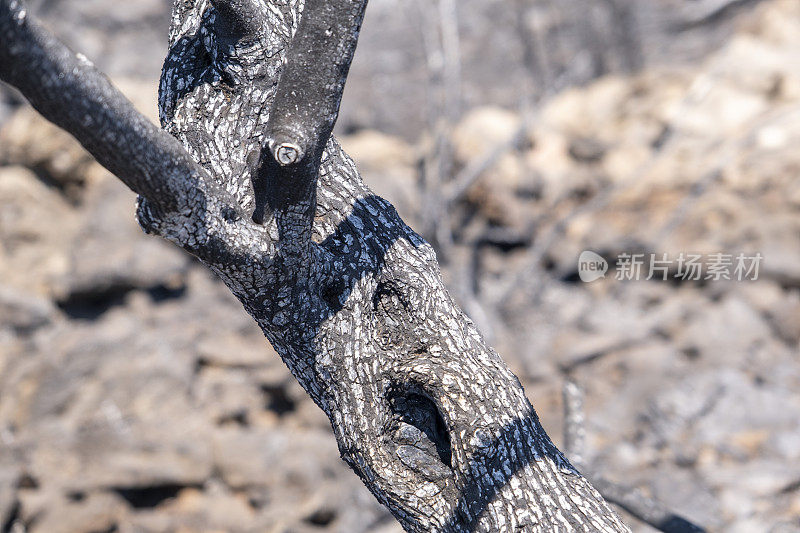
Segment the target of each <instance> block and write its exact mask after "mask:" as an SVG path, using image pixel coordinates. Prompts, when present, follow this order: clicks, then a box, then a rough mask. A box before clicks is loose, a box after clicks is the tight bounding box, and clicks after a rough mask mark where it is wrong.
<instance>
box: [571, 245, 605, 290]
mask: <svg viewBox="0 0 800 533" xmlns="http://www.w3.org/2000/svg"><path fill="white" fill-rule="evenodd" d="M606 272H608V261H606V260H605V259H603V258H602V257H601V256H599V255H598V254H596V253H594V252H592V251H589V250H585V251H583V252H581V255H580V257H578V275H579V276H580V278H581V281H583V282H585V283H589V282H592V281H595V280H598V279H600V278H604V277H606Z"/></svg>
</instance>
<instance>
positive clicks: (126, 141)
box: [0, 0, 627, 532]
mask: <svg viewBox="0 0 800 533" xmlns="http://www.w3.org/2000/svg"><path fill="white" fill-rule="evenodd" d="M365 5H366V1H365V0H327V1H326V0H306V1H305V2H302V0H268V1H265V0H176V2H175V7H174V12H173V18H172V27H171V30H170V38H169V42H170V49H169V54H168V56H167V59H166V63H165V65H164V70H163V74H162V78H161V85H160V112H161V123H162V126H163V128H164V129H165V130H166V131H167V132H169V134H171V135H172V137H170V135H167V134H165V133H164V132H163V131H161V130H158V129H157V128H155V127H153V126H152V125H150V124H149V123H147V122H146V120H145V119H144V118H143V117H141V115H139V114H138V113H136V112H135V111H134V110H133V109H132V107H131V106H130V104H129V103H128V102H127V101H126V100H125V99H124V97H123V96H122V95H121V94H120V93H119V92H118V91H116V89H114V88H113V86H111V84H110V83H109V82H108V81H107V80H106V79H105V78H104V77H103V76H102V75H101V74H100V73H99V72H98V71H97V70H96V69H94V67H93V66H92V65H91V64H90V63H89V62H88V61H87V60H86V59H85V58H83V57H82V56H76V55H75V54H73V53H71V52H70V51H69V50H68V49H67V48H66V47H64V46H63V45H62V44H61V43H59V42H58V41H57V40H56V39H55V38H53V37H52V36H51V35H50V34H48V33H47V32H46V31H45V30H43V29H42V28H41V27H40V26H39V25H38V24H37V23H36V22H35V21H34V20H32V19H31V17H30V16H29V15H28V14H27V13H26V12H25V8H24V6H23V5H22V4H21V3H20V2H19V1H17V0H0V34H2V35H3V40H2V42H0V78H2V79H3V80H5V81H8V82H9V83H11V84H12V85H15V86H17V87H18V88H19V89H20V90H21V91H22V92H23V94H25V96H26V97H27V98H28V99H29V100H30V101H31V103H32V104H33V105H34V106H35V107H36V108H37V109H38V110H39V111H40V112H42V114H43V115H45V117H46V118H48V119H50V120H52V121H54V122H56V123H57V124H59V125H60V126H62V127H64V128H65V129H67V130H68V131H70V132H71V133H72V134H73V135H75V136H76V137H77V138H78V140H80V141H81V142H82V143H83V144H84V146H86V147H87V148H88V149H89V150H90V151H91V152H92V154H93V155H95V157H96V158H97V159H98V161H100V162H101V163H102V164H103V165H105V166H106V167H107V168H109V169H110V170H111V171H112V172H114V173H115V174H117V176H119V178H120V179H121V180H122V181H123V182H125V183H126V184H127V185H128V186H129V187H131V188H132V189H133V190H134V191H136V192H138V193H139V194H140V195H141V196H140V201H139V205H138V212H137V213H138V217H139V221H140V223H141V225H142V227H143V228H144V229H145V231H147V232H148V233H152V234H156V235H160V236H162V237H164V238H166V239H169V240H170V241H172V242H174V243H176V244H177V245H178V246H181V247H182V248H184V249H186V250H188V251H189V252H190V253H192V254H194V255H195V256H197V257H198V258H200V259H201V260H202V261H203V262H204V263H205V264H206V265H208V267H209V268H211V269H212V270H213V271H214V272H215V273H216V274H217V275H218V276H219V277H220V278H221V279H222V280H223V281H224V282H225V283H226V285H227V286H228V287H229V288H230V290H231V291H232V292H233V293H234V294H235V295H236V296H237V297H238V299H239V300H240V301H241V302H242V304H243V305H244V308H245V309H246V310H247V312H248V313H249V314H250V315H251V316H252V317H253V318H254V319H255V320H256V321H257V322H258V324H259V325H260V326H261V328H262V330H263V331H264V334H265V335H266V337H267V338H268V339H269V341H270V342H271V343H272V345H273V346H274V347H275V349H276V350H277V352H278V353H279V354H280V356H281V357H282V358H283V360H284V362H285V363H286V365H287V366H288V367H289V369H290V370H291V371H292V373H293V374H294V375H295V377H296V378H297V379H298V381H299V382H300V384H301V385H302V386H303V387H304V389H305V390H306V391H307V392H308V394H309V395H310V396H311V397H312V398H313V399H314V401H315V402H316V403H317V405H319V406H320V408H321V409H322V410H323V411H324V412H325V413H326V414H327V415H328V417H329V418H330V421H331V425H332V427H333V431H334V434H335V436H336V440H337V442H338V444H339V449H340V452H341V455H342V458H343V459H344V460H345V461H346V462H347V463H348V464H349V465H350V466H351V467H352V469H353V470H354V471H355V472H356V474H358V476H359V477H360V478H361V479H362V480H363V482H364V484H365V485H366V486H367V487H368V488H369V490H371V491H372V493H373V494H374V495H375V496H376V498H377V499H378V500H380V501H381V502H382V503H383V504H384V505H386V506H387V507H388V508H389V509H390V511H391V512H392V513H393V514H394V516H395V517H396V518H397V519H398V520H399V521H400V523H401V524H402V525H403V527H404V528H405V529H406V530H408V531H415V532H427V531H452V532H462V531H463V532H466V531H486V532H490V531H491V532H494V531H608V532H611V531H614V532H616V531H627V528H626V527H625V526H624V525H623V524H622V523H621V522H620V520H619V518H618V517H617V515H616V514H615V513H614V512H613V511H612V510H611V509H610V508H609V506H608V505H607V504H606V502H605V501H604V500H603V499H602V498H601V497H600V495H599V494H598V493H597V491H595V490H594V489H593V488H592V487H591V486H590V485H589V483H588V482H587V481H586V479H584V477H582V476H581V475H580V474H579V473H578V472H577V471H576V470H575V469H574V468H573V467H572V466H571V465H570V463H569V462H568V461H567V459H565V458H564V456H563V455H562V454H561V452H559V451H558V450H557V449H556V447H555V446H554V445H553V443H552V442H551V441H550V438H549V437H548V436H547V434H546V433H545V431H544V430H543V428H542V426H541V425H540V423H539V420H538V418H537V416H536V413H535V412H534V410H533V407H532V406H531V404H530V402H529V401H528V400H527V398H526V397H525V394H524V391H523V389H522V386H521V385H520V382H519V380H518V379H517V378H516V377H515V376H514V375H513V374H512V373H511V372H510V371H509V369H508V368H507V367H506V365H505V364H504V363H503V362H502V360H501V359H500V357H499V356H498V355H497V354H496V353H495V352H494V351H493V350H492V349H491V348H489V347H488V346H487V345H486V344H485V342H484V340H483V339H482V337H481V335H480V333H478V331H477V330H476V328H475V326H474V325H473V323H472V322H471V321H470V320H469V319H468V318H467V317H466V316H465V315H464V313H463V312H462V311H461V310H460V309H459V308H458V306H457V305H456V304H455V303H454V301H453V299H452V298H451V297H450V295H449V294H448V292H447V290H446V289H445V287H444V285H443V283H442V279H441V276H440V273H439V267H438V264H437V262H436V257H435V254H434V252H433V250H432V249H431V247H430V245H428V244H427V243H426V242H425V241H424V240H423V239H422V238H421V237H419V236H418V235H417V234H416V233H414V232H413V231H412V230H411V229H410V228H409V227H408V226H406V225H405V224H404V223H403V221H402V220H401V219H400V218H399V216H398V215H397V213H396V212H395V210H394V208H393V207H392V206H391V205H390V204H389V203H388V202H387V201H385V200H383V199H381V198H379V197H377V196H375V195H374V194H372V192H371V191H370V190H369V189H368V188H367V187H366V186H365V185H364V183H363V182H362V181H361V179H360V177H359V175H358V172H357V170H356V168H355V165H354V164H353V161H352V160H351V159H350V158H349V157H348V156H347V155H346V154H345V153H344V152H343V151H342V149H341V147H340V146H339V145H338V143H337V142H336V140H335V139H333V138H332V137H330V132H331V129H332V128H333V124H334V122H335V120H336V115H337V112H338V105H339V99H340V97H341V91H342V88H343V85H344V81H345V79H346V76H347V69H348V67H349V63H350V59H351V57H352V53H353V51H354V49H355V42H356V39H357V35H358V29H359V26H360V22H361V18H362V16H363V10H364V7H365ZM301 13H304V14H303V16H302V17H301ZM175 139H177V141H176V140H175Z"/></svg>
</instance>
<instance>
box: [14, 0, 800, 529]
mask: <svg viewBox="0 0 800 533" xmlns="http://www.w3.org/2000/svg"><path fill="white" fill-rule="evenodd" d="M30 4H31V9H32V11H33V12H34V13H36V14H38V15H40V16H41V17H42V18H43V19H44V20H46V21H47V22H48V23H49V25H50V27H51V28H52V29H53V30H54V31H55V32H56V33H57V34H58V35H60V36H61V37H62V38H63V39H64V40H66V41H67V42H68V43H70V44H71V45H72V46H73V47H74V48H75V49H76V50H80V51H82V52H83V53H84V54H86V55H87V56H88V57H89V58H91V59H92V60H93V61H94V62H95V63H96V64H97V65H98V66H99V67H100V68H101V69H103V70H104V71H106V72H107V73H108V74H109V75H110V76H111V77H112V79H113V80H114V81H115V82H116V83H117V84H118V86H119V87H120V88H121V89H122V90H123V91H124V92H125V93H126V94H128V95H129V97H130V98H131V99H132V100H133V101H134V102H135V103H136V104H137V106H138V107H139V108H140V109H141V110H143V111H144V112H145V113H147V114H148V115H150V116H151V117H153V118H154V119H155V117H156V106H155V99H156V94H155V93H156V87H157V84H156V80H157V77H158V74H159V68H160V63H161V61H162V59H163V56H164V54H165V52H166V31H167V25H168V20H169V8H170V6H169V2H167V1H165V0H138V1H135V2H122V3H119V2H111V1H109V0H40V1H32V2H30ZM338 130H339V136H340V140H341V141H342V143H343V145H344V146H345V147H346V149H347V150H348V151H349V152H350V154H351V155H352V156H353V157H354V158H355V160H356V161H357V163H358V166H359V168H360V169H361V171H362V173H363V175H364V177H365V179H366V180H367V181H368V183H370V185H371V186H372V187H373V188H374V190H375V191H376V192H377V193H378V194H380V195H383V196H385V197H386V198H388V199H389V200H390V201H392V202H393V203H394V204H395V205H396V206H397V208H398V210H399V211H400V213H401V215H402V216H403V217H404V218H405V220H406V221H407V222H408V223H410V224H411V225H412V226H413V227H414V228H416V229H417V230H418V231H419V232H421V233H422V234H424V236H425V237H426V238H428V239H429V240H430V241H431V242H433V243H434V245H435V246H436V248H437V253H438V255H439V257H440V260H441V262H442V266H443V273H444V275H445V277H446V279H447V282H448V284H449V286H450V287H451V290H452V292H453V294H454V295H455V296H456V297H457V298H458V299H459V301H460V302H461V303H462V305H463V306H464V308H465V309H466V311H467V312H468V313H469V314H470V316H471V317H472V318H473V319H474V320H475V322H476V323H477V324H478V325H479V326H480V328H481V329H482V331H483V332H484V333H485V334H486V335H487V337H488V338H489V339H490V341H491V343H492V344H493V345H494V346H495V347H496V348H497V349H498V351H499V352H500V353H501V354H502V355H503V357H504V358H505V360H506V361H507V362H508V363H509V364H510V365H511V367H512V368H513V369H514V370H515V372H516V373H517V374H518V375H519V376H520V378H521V380H522V382H523V384H524V385H525V386H526V390H527V391H528V393H529V396H530V398H531V400H532V401H533V403H534V405H535V407H536V408H537V411H538V413H539V415H540V417H541V418H542V421H543V423H544V426H545V427H546V428H547V430H548V431H549V433H550V434H551V435H552V436H553V437H554V440H556V442H557V443H559V442H561V440H562V439H561V434H562V429H563V413H562V406H561V388H562V386H563V383H564V381H565V379H566V378H567V376H569V377H571V378H572V379H574V380H576V381H577V382H578V383H579V384H580V385H581V386H582V387H583V388H584V390H585V394H586V410H587V425H586V431H587V433H588V438H589V440H588V444H589V446H588V450H587V459H588V461H589V462H590V463H591V464H592V465H593V469H594V470H596V471H599V472H602V473H603V475H604V476H605V477H607V478H609V479H612V480H615V481H617V482H620V483H623V484H625V485H627V486H631V487H638V488H639V489H641V490H642V491H643V492H644V493H645V494H648V495H651V496H653V497H655V498H658V499H659V500H660V501H662V502H664V503H665V504H666V505H667V506H668V507H670V508H671V509H673V510H674V511H675V512H677V513H679V514H681V515H683V516H686V517H688V518H690V519H692V520H693V521H695V522H697V523H698V524H700V525H703V526H705V527H706V528H708V529H709V530H711V531H726V532H742V533H749V532H762V531H763V532H774V533H790V532H798V531H800V355H799V353H798V352H799V350H798V347H799V346H800V179H798V176H800V3H799V2H797V0H764V1H761V2H756V1H747V0H738V1H737V0H647V1H644V0H636V1H634V0H603V1H601V0H560V1H548V0H436V1H434V2H428V1H422V0H410V1H407V2H400V1H397V0H372V1H371V5H370V8H369V9H368V13H367V17H366V21H365V25H364V31H363V34H362V37H361V42H360V45H359V50H358V53H357V57H356V62H355V64H354V65H353V68H352V75H351V78H350V81H349V82H348V89H347V92H346V95H345V102H344V107H343V110H342V118H341V120H340V123H339V126H338ZM133 205H134V196H133V194H132V193H131V192H130V191H128V190H126V189H125V188H124V187H123V186H122V185H121V184H120V183H119V182H118V181H117V180H115V179H114V178H113V177H112V176H110V175H108V174H107V173H106V172H105V171H104V170H103V169H102V168H100V167H99V166H98V165H97V164H96V163H94V162H93V161H92V159H91V158H90V157H89V156H88V155H87V154H86V153H85V152H83V151H82V150H81V149H80V147H78V146H77V145H76V144H75V142H74V141H72V140H71V138H70V137H69V136H67V135H66V134H64V133H62V132H60V131H59V130H57V129H56V128H55V127H54V126H51V125H48V124H47V123H45V122H44V121H43V120H42V119H41V118H39V117H38V116H37V115H36V114H35V113H34V112H33V111H31V109H29V108H28V107H26V105H24V104H23V103H22V102H21V101H20V99H19V97H18V96H17V95H16V94H14V92H13V91H11V90H8V89H7V88H4V89H2V90H1V91H0V528H2V532H3V533H5V532H13V533H22V532H26V531H30V532H37V533H89V532H95V533H97V532H249V531H253V532H256V531H259V532H260V531H270V532H287V533H288V532H313V531H331V532H333V531H336V532H356V533H357V532H366V531H372V532H382V533H389V532H397V531H399V526H398V525H397V524H396V523H395V522H394V521H393V519H392V518H391V517H390V516H389V515H388V513H387V512H386V511H384V510H383V509H382V508H381V507H380V506H379V505H378V504H377V503H376V502H375V501H374V500H373V498H372V496H371V495H370V494H369V493H368V492H367V491H366V489H365V488H363V486H362V485H361V483H360V482H359V481H358V479H357V478H356V477H355V475H353V474H352V473H351V472H349V470H348V469H347V468H346V466H345V465H344V463H343V462H341V461H340V459H339V456H338V452H337V449H336V443H335V441H334V439H333V437H332V435H331V432H330V429H329V425H328V422H327V420H326V419H325V417H324V416H323V415H322V413H321V412H320V411H319V410H318V409H317V408H316V407H315V406H314V405H313V404H312V403H311V401H310V400H309V399H307V398H306V397H305V396H304V394H303V392H302V390H300V388H299V386H297V385H296V384H295V383H294V381H293V380H292V378H291V377H290V376H289V374H288V372H287V371H286V370H285V368H284V366H283V365H282V363H281V362H280V360H279V359H278V357H277V356H276V355H275V353H274V352H273V351H272V349H271V348H270V347H269V346H268V344H267V343H266V341H265V340H264V338H263V336H262V335H261V333H260V331H259V330H258V329H257V328H256V326H255V324H254V323H253V322H252V321H251V320H250V318H249V317H248V316H247V315H246V314H245V313H244V311H243V310H242V309H241V307H240V305H239V304H238V303H237V302H236V301H235V300H234V298H233V297H232V296H231V295H230V294H229V293H228V291H227V289H226V288H225V287H224V286H223V285H222V284H221V283H220V282H219V281H217V280H216V279H215V278H214V277H213V276H212V275H211V274H210V273H209V272H208V271H206V270H205V269H204V268H202V267H201V266H200V265H199V264H198V263H197V262H196V261H195V260H193V259H192V258H190V257H188V256H186V255H185V254H184V253H182V252H181V251H180V250H178V249H176V248H175V247H172V246H171V245H168V244H167V243H165V242H162V241H160V240H158V239H155V238H152V237H147V236H145V235H144V234H142V232H141V231H140V230H139V228H138V227H137V225H136V223H135V221H134V218H133V212H134V207H133ZM587 249H588V250H593V251H595V252H597V253H599V254H600V255H602V256H603V257H605V258H606V259H608V260H609V262H610V263H611V267H610V270H609V273H608V274H607V275H606V277H605V278H604V279H601V280H598V281H595V282H592V283H583V282H581V281H580V279H579V275H578V271H577V268H578V256H579V254H580V252H581V251H583V250H587ZM625 252H627V253H645V254H650V253H656V254H659V255H660V254H662V253H667V254H669V255H670V257H672V258H675V257H676V256H677V255H678V254H680V253H681V252H684V253H690V252H691V253H702V254H712V253H726V254H738V253H740V252H744V253H747V254H755V253H761V254H762V255H763V257H764V260H763V262H762V264H761V269H760V272H759V277H758V280H757V281H747V282H744V281H724V280H720V281H710V280H709V281H683V280H680V279H677V278H675V277H674V275H675V273H676V272H675V270H674V269H673V270H670V278H671V280H670V281H655V280H651V281H644V280H641V281H619V280H616V279H615V276H614V268H615V265H614V262H615V260H616V258H617V256H618V254H620V253H625ZM625 516H626V518H627V520H628V521H629V523H630V524H631V525H632V526H633V528H634V530H635V531H652V529H650V528H649V527H648V526H646V525H643V524H641V523H638V522H636V521H635V520H633V519H632V518H630V517H629V516H627V515H625Z"/></svg>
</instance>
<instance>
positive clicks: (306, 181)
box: [253, 0, 367, 223]
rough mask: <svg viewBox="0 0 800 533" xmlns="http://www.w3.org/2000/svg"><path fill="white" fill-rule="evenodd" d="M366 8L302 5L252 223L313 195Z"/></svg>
mask: <svg viewBox="0 0 800 533" xmlns="http://www.w3.org/2000/svg"><path fill="white" fill-rule="evenodd" d="M366 7H367V0H307V1H306V3H305V7H304V8H303V14H302V17H301V19H300V23H299V25H298V28H297V32H296V33H295V35H294V38H293V39H292V42H291V44H290V46H289V50H288V53H287V55H286V65H285V66H284V68H283V72H282V74H281V77H280V80H279V81H278V86H277V91H276V96H275V101H274V103H273V105H272V110H271V111H270V115H269V120H268V122H267V128H266V129H267V135H266V140H267V142H266V146H265V147H264V149H262V152H261V156H260V160H259V170H258V176H257V178H256V184H255V185H256V187H255V188H256V211H255V213H254V215H253V220H255V221H256V222H259V223H260V222H263V220H264V218H265V215H266V213H267V212H269V211H274V210H276V209H285V208H286V207H288V206H290V205H294V204H297V203H298V202H299V201H301V200H305V199H310V198H309V197H310V196H313V194H314V193H315V191H316V178H317V174H318V172H319V165H320V160H321V158H322V152H323V150H324V149H325V146H326V144H327V143H328V139H329V138H330V136H331V132H332V131H333V126H334V124H335V123H336V119H337V117H338V115H339V104H340V103H341V100H342V93H343V92H344V85H345V81H346V80H347V74H348V71H349V70H350V63H351V61H352V59H353V54H354V53H355V49H356V44H357V42H358V34H359V30H360V28H361V21H362V20H363V18H364V10H365V9H366ZM273 161H274V162H276V163H277V165H274V164H272V162H273ZM310 204H311V205H312V206H313V205H314V204H315V202H310ZM310 215H311V216H313V213H310Z"/></svg>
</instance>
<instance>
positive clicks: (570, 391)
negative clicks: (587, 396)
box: [561, 379, 586, 465]
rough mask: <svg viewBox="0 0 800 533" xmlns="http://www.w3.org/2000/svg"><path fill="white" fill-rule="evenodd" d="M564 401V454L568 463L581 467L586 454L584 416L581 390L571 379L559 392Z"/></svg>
mask: <svg viewBox="0 0 800 533" xmlns="http://www.w3.org/2000/svg"><path fill="white" fill-rule="evenodd" d="M561 396H562V398H563V401H564V453H565V454H566V456H567V457H568V458H569V460H570V461H573V462H574V463H576V464H578V465H582V464H583V461H584V459H585V457H584V454H585V453H586V415H585V411H584V409H583V389H581V387H580V386H579V385H578V384H577V383H576V382H575V381H573V380H572V379H567V381H565V382H564V387H563V388H562V390H561Z"/></svg>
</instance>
